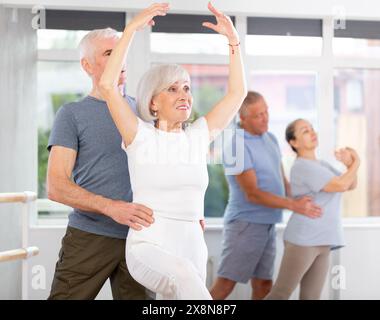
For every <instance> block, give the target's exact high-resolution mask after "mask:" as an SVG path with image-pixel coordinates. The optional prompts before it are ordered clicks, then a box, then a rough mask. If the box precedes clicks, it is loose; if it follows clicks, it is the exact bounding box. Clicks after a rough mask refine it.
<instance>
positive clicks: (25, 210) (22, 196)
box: [0, 191, 39, 300]
mask: <svg viewBox="0 0 380 320" xmlns="http://www.w3.org/2000/svg"><path fill="white" fill-rule="evenodd" d="M36 200H37V194H36V193H35V192H30V191H25V192H19V193H0V204H1V203H21V204H22V209H21V214H22V238H21V239H22V240H21V242H22V244H21V246H22V248H19V249H13V250H7V251H2V252H0V263H1V262H9V261H15V260H22V299H23V300H26V299H27V298H28V263H27V260H28V259H29V258H31V257H33V256H36V255H37V254H38V253H39V249H38V248H37V247H28V237H29V216H30V212H31V204H32V203H33V202H35V201H36Z"/></svg>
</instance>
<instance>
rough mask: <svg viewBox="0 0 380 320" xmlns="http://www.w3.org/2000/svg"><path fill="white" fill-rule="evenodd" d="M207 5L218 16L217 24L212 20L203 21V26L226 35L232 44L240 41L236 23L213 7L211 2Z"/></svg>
mask: <svg viewBox="0 0 380 320" xmlns="http://www.w3.org/2000/svg"><path fill="white" fill-rule="evenodd" d="M207 7H208V9H209V10H210V11H211V12H212V13H213V14H214V16H215V18H216V24H213V23H211V22H203V23H202V26H204V27H206V28H209V29H212V30H214V31H215V32H217V33H219V34H222V35H224V36H226V37H227V38H228V41H229V42H230V44H237V43H239V35H238V33H237V31H236V29H235V27H234V24H233V23H232V21H231V18H230V17H229V16H226V15H225V14H223V12H220V11H219V10H218V9H216V8H215V7H213V5H212V4H211V2H209V3H208V6H207Z"/></svg>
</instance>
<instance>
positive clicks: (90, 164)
mask: <svg viewBox="0 0 380 320" xmlns="http://www.w3.org/2000/svg"><path fill="white" fill-rule="evenodd" d="M126 99H127V100H128V102H129V104H130V105H131V106H132V107H133V108H134V109H135V108H136V103H135V101H134V99H133V98H131V97H128V96H127V97H126ZM134 111H135V110H134ZM54 145H58V146H63V147H67V148H71V149H73V150H75V151H77V158H76V161H75V165H74V169H73V179H74V182H75V183H76V184H77V185H79V186H80V187H82V188H84V189H86V190H87V191H89V192H92V193H95V194H98V195H102V196H104V197H106V198H110V199H115V200H124V201H128V202H131V201H132V191H131V184H130V180H129V171H128V161H127V155H126V153H125V152H124V151H123V150H122V149H121V147H120V146H121V136H120V134H119V132H118V130H117V128H116V126H115V124H114V122H113V120H112V118H111V115H110V113H109V110H108V107H107V104H106V102H105V101H103V100H98V99H96V98H94V97H90V96H87V97H85V98H84V99H83V100H81V101H78V102H74V103H69V104H66V105H64V106H62V107H61V108H60V109H59V110H58V112H57V115H56V118H55V121H54V125H53V128H52V131H51V134H50V138H49V143H48V150H49V151H50V149H51V147H52V146H54ZM69 226H71V227H74V228H77V229H80V230H83V231H86V232H90V233H94V234H99V235H104V236H108V237H111V238H118V239H125V238H126V237H127V233H128V226H125V225H121V224H119V223H117V222H115V221H114V220H112V219H111V218H109V217H107V216H105V215H102V214H97V213H93V212H85V211H81V210H78V209H75V208H74V209H73V211H72V212H71V213H70V215H69Z"/></svg>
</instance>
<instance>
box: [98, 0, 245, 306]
mask: <svg viewBox="0 0 380 320" xmlns="http://www.w3.org/2000/svg"><path fill="white" fill-rule="evenodd" d="M208 8H209V10H210V11H211V12H212V13H213V14H214V15H215V18H216V22H217V23H216V24H212V23H209V22H205V23H203V26H204V27H207V28H210V29H212V30H214V31H216V32H218V33H219V34H221V35H224V36H225V37H226V38H227V40H228V46H229V82H228V91H227V94H226V95H225V96H224V97H223V98H222V99H221V100H220V101H219V102H218V103H217V104H216V105H215V106H214V107H213V108H212V110H211V111H210V112H209V113H207V114H206V115H205V116H204V117H200V118H199V119H198V120H196V121H195V122H194V123H193V124H191V125H188V126H186V121H187V120H188V119H189V116H190V113H191V108H192V102H193V100H192V96H191V90H190V78H189V75H188V73H187V72H186V71H185V70H184V69H183V68H181V67H180V66H178V65H161V66H156V67H153V68H151V69H150V70H149V71H148V72H147V73H146V74H145V75H144V76H143V77H142V79H141V80H140V83H139V86H138V90H137V91H138V92H137V108H138V116H139V118H138V117H137V116H136V115H135V114H134V112H133V111H132V109H131V108H130V106H129V105H128V103H127V101H126V100H124V98H123V97H122V95H121V93H120V91H119V90H118V88H117V83H118V81H117V80H118V78H119V76H120V74H121V73H122V72H124V67H123V66H124V60H125V59H126V56H127V53H128V48H129V45H130V43H131V42H132V38H133V36H134V34H135V32H136V30H139V29H141V28H143V27H145V26H147V25H153V24H154V21H153V20H152V19H153V18H154V17H155V16H163V15H166V13H167V11H168V9H169V6H168V4H164V3H162V4H153V5H151V6H150V7H149V8H147V9H145V10H143V11H142V12H141V13H140V14H138V15H137V16H136V17H135V18H134V19H133V20H132V21H131V22H130V23H129V24H128V25H127V26H126V28H125V30H124V33H123V35H122V37H121V39H120V41H119V43H118V44H117V46H116V47H115V48H114V50H113V51H112V54H111V56H110V57H109V60H108V62H107V66H106V68H105V71H104V73H103V75H102V78H101V81H100V85H101V91H102V96H103V97H104V98H105V99H106V101H107V105H108V107H109V110H110V112H111V115H112V118H113V120H114V122H115V124H116V126H117V128H118V130H119V132H120V134H121V136H122V139H123V148H124V149H125V151H126V152H127V155H128V164H129V170H130V176H131V186H132V191H133V202H134V203H139V204H142V205H145V206H147V207H148V208H151V209H152V210H153V216H152V217H151V219H150V218H148V219H147V221H148V222H150V221H149V220H151V221H153V219H154V223H153V224H152V225H151V226H149V227H146V226H147V225H148V224H147V222H146V221H144V220H136V221H134V223H132V224H131V229H130V231H129V234H128V238H127V245H126V247H127V248H126V260H127V265H128V269H129V271H130V273H131V275H132V277H133V278H135V279H136V280H137V281H138V282H140V283H141V284H142V285H144V286H145V287H146V288H148V289H150V290H152V291H153V292H156V293H157V294H158V295H159V296H160V297H162V298H163V299H211V295H210V293H209V292H208V290H207V288H206V285H205V280H206V264H207V247H206V244H205V241H204V237H203V232H202V228H201V226H200V224H199V221H200V220H202V219H203V208H204V194H205V191H206V188H207V185H208V174H207V161H206V159H207V151H208V146H209V143H210V142H211V141H212V140H213V139H214V138H215V136H216V135H217V134H218V133H220V132H221V131H222V130H223V129H224V128H226V127H227V125H228V124H229V123H230V121H231V120H232V119H233V117H234V116H235V114H236V113H237V111H238V109H239V107H240V105H241V103H242V101H243V99H244V97H245V95H246V84H245V77H244V71H243V65H242V59H241V54H240V47H239V37H238V34H237V32H236V30H235V28H234V26H233V24H232V22H231V19H230V18H229V17H227V16H225V15H224V14H223V13H221V12H220V11H218V10H217V9H216V8H214V7H213V6H212V5H211V4H210V3H209V5H208ZM226 45H227V43H226ZM140 118H141V119H142V120H144V121H142V120H141V119H140ZM152 122H154V125H153V124H152Z"/></svg>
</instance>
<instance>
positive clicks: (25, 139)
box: [0, 6, 37, 299]
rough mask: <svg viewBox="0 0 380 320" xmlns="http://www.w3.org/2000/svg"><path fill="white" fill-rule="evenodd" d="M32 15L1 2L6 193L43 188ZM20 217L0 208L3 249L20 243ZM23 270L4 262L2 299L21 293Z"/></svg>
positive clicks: (2, 182) (1, 148) (1, 169)
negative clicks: (39, 176) (39, 179)
mask: <svg viewBox="0 0 380 320" xmlns="http://www.w3.org/2000/svg"><path fill="white" fill-rule="evenodd" d="M31 18H32V15H31V13H30V10H18V12H17V15H12V10H11V9H9V8H4V7H2V6H0V39H1V40H0V72H1V76H0V192H21V191H25V190H36V189H37V145H36V139H34V136H36V135H37V130H36V126H35V119H36V117H35V116H34V107H35V97H36V95H35V89H36V85H35V83H36V59H37V46H36V42H37V38H36V33H35V30H33V29H32V28H31V27H30V21H31ZM5 75H6V76H5ZM30 132H33V133H34V135H33V134H30ZM10 133H11V134H10ZM26 163H27V164H28V165H27V166H26V165H25V164H26ZM20 217H21V214H20V206H19V205H17V204H12V205H11V204H2V205H1V206H0V221H1V223H0V251H3V250H10V249H16V248H19V247H20V245H21V228H20ZM10 231H12V232H10ZM19 270H21V264H20V262H10V263H6V264H4V263H2V264H0V299H5V298H8V299H12V298H15V299H18V298H19V297H20V296H21V282H20V277H19V276H18V273H19Z"/></svg>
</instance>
